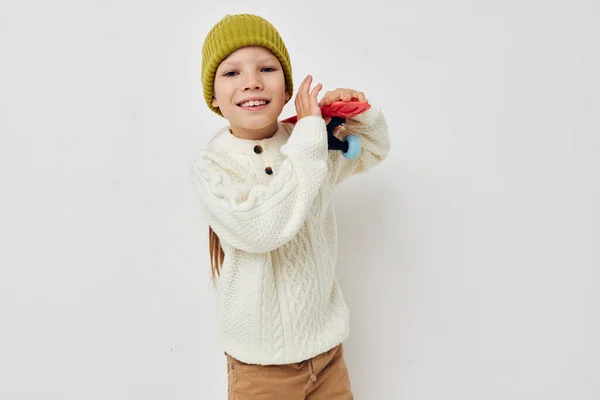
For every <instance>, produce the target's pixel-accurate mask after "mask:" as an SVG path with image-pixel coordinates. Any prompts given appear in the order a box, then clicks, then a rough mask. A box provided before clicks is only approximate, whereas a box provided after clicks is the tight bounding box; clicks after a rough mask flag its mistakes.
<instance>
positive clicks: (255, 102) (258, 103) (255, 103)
mask: <svg viewBox="0 0 600 400" xmlns="http://www.w3.org/2000/svg"><path fill="white" fill-rule="evenodd" d="M263 104H267V102H266V101H264V100H250V101H247V102H245V103H242V104H241V106H242V107H254V106H262V105H263Z"/></svg>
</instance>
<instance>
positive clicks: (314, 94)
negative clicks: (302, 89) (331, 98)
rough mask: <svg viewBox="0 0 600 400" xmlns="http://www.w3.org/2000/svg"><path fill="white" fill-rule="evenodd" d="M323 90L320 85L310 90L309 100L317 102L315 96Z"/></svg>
mask: <svg viewBox="0 0 600 400" xmlns="http://www.w3.org/2000/svg"><path fill="white" fill-rule="evenodd" d="M322 88H323V85H322V84H320V83H319V84H318V85H317V86H315V87H314V88H313V90H312V92H311V93H310V97H311V99H314V101H315V103H316V102H317V95H318V94H319V92H320V91H321V89H322Z"/></svg>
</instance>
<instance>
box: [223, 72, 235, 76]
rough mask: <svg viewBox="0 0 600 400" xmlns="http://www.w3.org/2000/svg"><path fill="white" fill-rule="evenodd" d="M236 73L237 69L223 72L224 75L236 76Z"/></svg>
mask: <svg viewBox="0 0 600 400" xmlns="http://www.w3.org/2000/svg"><path fill="white" fill-rule="evenodd" d="M235 74H237V72H235V71H229V72H225V73H224V74H223V76H235Z"/></svg>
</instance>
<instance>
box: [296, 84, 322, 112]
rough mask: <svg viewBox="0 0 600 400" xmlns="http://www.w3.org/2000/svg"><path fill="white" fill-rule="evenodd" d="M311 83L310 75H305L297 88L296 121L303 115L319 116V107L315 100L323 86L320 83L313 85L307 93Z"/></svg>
mask: <svg viewBox="0 0 600 400" xmlns="http://www.w3.org/2000/svg"><path fill="white" fill-rule="evenodd" d="M311 83H312V76H310V75H307V76H306V78H304V80H303V81H302V84H301V85H300V87H299V88H298V94H297V95H296V101H295V104H296V114H297V115H298V121H300V119H302V118H304V117H310V116H317V117H320V116H321V107H319V102H318V101H317V95H318V94H319V91H320V90H321V89H322V88H323V85H322V84H320V83H319V84H318V85H317V86H315V87H314V88H313V89H312V91H311V92H310V93H309V89H310V85H311Z"/></svg>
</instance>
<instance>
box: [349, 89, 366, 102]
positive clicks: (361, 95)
mask: <svg viewBox="0 0 600 400" xmlns="http://www.w3.org/2000/svg"><path fill="white" fill-rule="evenodd" d="M352 97H354V98H356V99H358V101H362V102H366V101H367V98H366V97H365V94H364V93H363V92H356V91H355V92H354V93H353V94H352Z"/></svg>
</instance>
